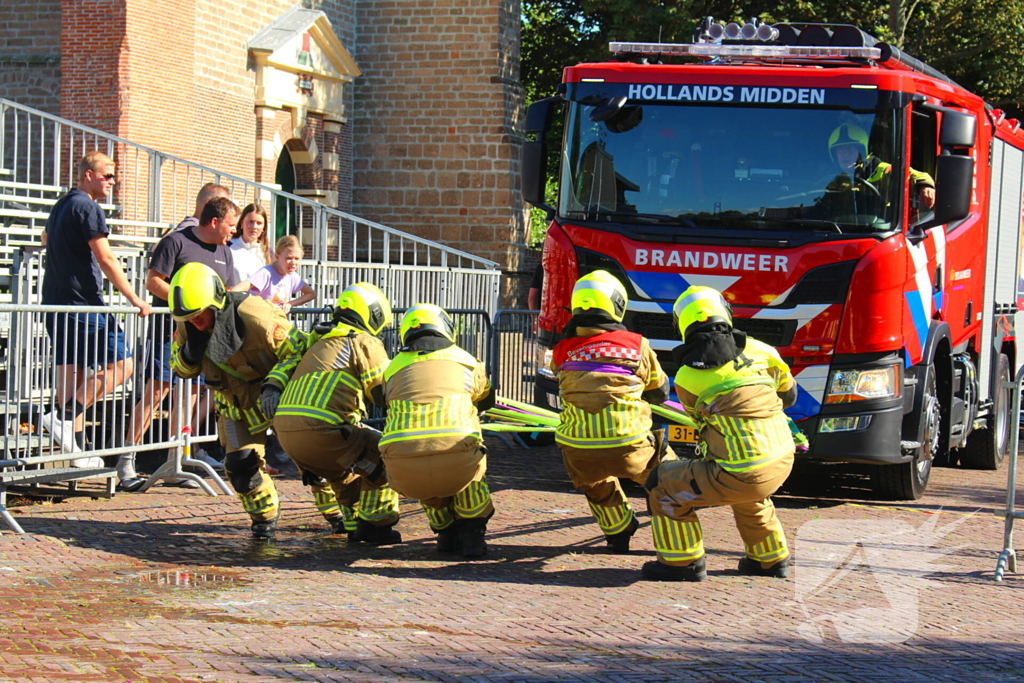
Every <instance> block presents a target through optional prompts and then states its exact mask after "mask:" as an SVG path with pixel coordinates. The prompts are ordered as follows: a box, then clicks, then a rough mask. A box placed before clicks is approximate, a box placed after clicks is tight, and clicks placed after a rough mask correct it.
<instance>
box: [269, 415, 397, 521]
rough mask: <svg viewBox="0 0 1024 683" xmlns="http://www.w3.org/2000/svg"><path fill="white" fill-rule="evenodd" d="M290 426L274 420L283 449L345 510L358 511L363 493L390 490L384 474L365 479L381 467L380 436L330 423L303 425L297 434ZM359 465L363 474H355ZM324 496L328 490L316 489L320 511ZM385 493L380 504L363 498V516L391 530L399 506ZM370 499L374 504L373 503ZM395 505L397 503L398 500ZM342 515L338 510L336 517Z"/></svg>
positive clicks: (283, 419) (370, 430) (362, 428)
mask: <svg viewBox="0 0 1024 683" xmlns="http://www.w3.org/2000/svg"><path fill="white" fill-rule="evenodd" d="M289 426H290V425H289V423H288V420H287V419H286V418H279V419H276V420H274V430H275V431H276V432H277V439H278V441H280V442H281V447H282V448H284V450H285V452H286V453H287V454H288V457H290V458H291V459H292V460H294V461H295V464H296V465H298V467H299V468H300V469H302V470H304V471H306V472H309V473H311V474H314V475H316V476H317V477H320V478H322V479H324V480H326V481H327V485H328V487H329V488H330V489H331V490H332V491H333V493H334V497H335V498H336V500H337V503H338V504H339V505H341V506H343V508H348V509H349V510H353V509H355V508H357V507H358V504H359V501H360V497H361V494H362V493H363V492H373V491H378V490H380V489H387V485H388V482H387V478H386V477H385V476H384V475H383V474H381V475H380V476H379V477H378V478H377V480H376V481H370V479H369V478H368V477H366V476H363V474H364V471H365V474H367V475H368V474H372V473H373V472H372V469H375V468H377V467H378V466H379V465H380V464H381V458H380V450H379V449H378V448H377V444H378V443H379V442H380V436H381V435H380V432H378V431H376V430H374V429H367V428H366V427H363V426H361V425H336V424H330V423H327V422H324V423H323V426H319V425H317V427H316V428H312V429H311V428H310V427H309V426H308V423H303V424H302V428H301V429H298V430H294V429H289ZM342 428H343V429H344V431H342ZM357 462H359V463H360V466H361V467H362V468H363V471H357V472H353V471H352V466H353V465H355V464H356V463H357ZM355 482H358V485H355ZM324 493H326V490H325V487H322V486H321V487H317V486H314V487H313V497H314V500H316V501H317V508H318V509H320V508H321V500H322V499H323V498H324V497H323V494H324ZM382 493H384V494H385V495H384V496H383V498H382V499H381V500H380V501H377V500H376V498H377V497H375V496H373V495H370V496H363V498H367V500H365V501H364V502H367V503H370V505H368V506H364V509H362V510H361V513H362V514H361V515H360V516H361V517H362V518H364V519H366V521H368V522H371V523H372V524H375V525H377V526H390V525H393V524H394V523H395V522H397V521H398V510H397V505H390V504H389V503H390V502H391V498H394V495H393V494H392V493H391V491H390V489H388V490H387V491H386V492H382ZM388 494H390V495H388ZM370 499H372V500H373V502H372V503H371V500H370ZM394 502H396V503H397V498H396V499H395V501H394ZM377 503H382V505H378V504H377ZM371 506H372V508H373V509H371ZM320 511H321V512H322V513H324V516H325V517H329V516H330V514H329V513H328V512H325V510H323V509H321V510H320ZM341 512H342V511H341V510H339V512H338V513H336V514H340V513H341ZM345 512H346V513H347V512H348V511H345Z"/></svg>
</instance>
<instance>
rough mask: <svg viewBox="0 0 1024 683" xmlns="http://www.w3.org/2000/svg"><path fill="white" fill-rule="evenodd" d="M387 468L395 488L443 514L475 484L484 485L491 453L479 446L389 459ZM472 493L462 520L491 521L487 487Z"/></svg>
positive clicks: (385, 464)
mask: <svg viewBox="0 0 1024 683" xmlns="http://www.w3.org/2000/svg"><path fill="white" fill-rule="evenodd" d="M384 466H385V467H386V468H387V473H388V482H390V484H391V488H393V489H394V490H395V491H398V492H399V493H401V494H402V495H403V496H406V497H408V498H415V499H416V500H418V501H420V503H422V504H423V505H425V506H428V507H431V508H435V509H438V510H440V509H446V508H449V507H450V506H452V505H453V504H454V503H455V502H456V501H455V497H456V495H458V494H459V493H462V492H463V491H465V490H466V489H468V488H470V485H471V484H473V483H474V482H483V481H484V477H485V475H486V474H487V450H486V449H485V448H484V447H483V446H475V447H473V448H468V449H467V448H459V449H456V450H451V451H446V452H443V453H419V454H416V455H403V456H399V457H394V456H385V457H384ZM472 493H473V495H472V496H470V498H472V500H471V501H470V500H467V501H465V502H466V505H467V507H466V508H465V509H464V510H463V509H461V508H460V510H459V514H458V516H459V517H466V518H475V517H490V516H491V514H493V512H494V506H493V504H492V503H491V497H490V493H489V489H488V488H487V487H486V486H483V487H473V491H472ZM459 502H460V503H461V502H462V501H461V500H460V501H459Z"/></svg>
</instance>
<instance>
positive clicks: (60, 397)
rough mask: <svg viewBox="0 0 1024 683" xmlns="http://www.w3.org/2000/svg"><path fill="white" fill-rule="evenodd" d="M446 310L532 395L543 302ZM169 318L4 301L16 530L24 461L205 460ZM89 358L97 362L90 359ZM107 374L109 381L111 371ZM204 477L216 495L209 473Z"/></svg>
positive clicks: (169, 472)
mask: <svg viewBox="0 0 1024 683" xmlns="http://www.w3.org/2000/svg"><path fill="white" fill-rule="evenodd" d="M346 275H348V274H347V273H346ZM362 275H365V273H363V274H362ZM363 279H365V278H363ZM404 312H405V309H404V308H396V309H395V311H394V318H393V324H392V326H391V327H389V328H386V329H385V330H384V332H383V333H382V335H381V339H382V341H383V342H384V345H385V348H386V350H387V352H388V355H389V356H391V357H393V356H394V355H395V354H396V353H397V352H398V350H399V347H400V346H401V344H400V341H399V337H398V328H399V323H400V321H401V316H402V314H403V313H404ZM448 313H449V315H450V316H451V317H452V319H453V321H454V323H455V330H456V343H457V344H458V345H459V346H460V347H462V348H463V349H465V350H466V351H468V352H469V353H471V354H473V355H474V356H476V357H477V358H479V359H480V360H481V361H482V362H483V363H484V365H485V367H486V368H487V371H488V374H489V376H490V377H491V380H492V382H493V383H494V384H495V386H496V387H497V388H498V392H499V393H500V394H502V395H503V396H508V397H510V398H514V399H516V400H522V401H524V402H532V400H533V383H534V381H535V379H534V372H533V370H534V360H533V359H534V357H535V353H534V352H533V351H532V349H534V348H535V333H534V329H535V328H534V325H533V321H534V319H535V317H536V311H500V312H499V313H498V316H497V317H496V319H495V323H494V324H492V322H491V317H490V314H489V312H488V311H486V310H482V309H476V310H471V309H449V310H448ZM289 315H290V317H291V319H292V320H293V322H294V323H295V324H296V326H298V328H299V329H300V330H302V331H303V332H309V331H311V330H312V328H313V326H314V325H316V324H317V323H326V322H329V321H330V319H331V310H330V308H298V309H294V310H292V311H291V312H290V314H289ZM88 316H93V317H97V316H104V317H106V319H107V323H108V325H112V326H117V327H119V328H120V329H121V330H122V331H123V336H124V340H125V341H124V343H125V348H124V350H125V351H126V352H127V353H125V354H124V356H125V358H120V357H118V356H117V354H116V351H114V352H112V351H108V350H107V344H106V341H105V337H101V336H100V335H99V333H98V332H96V331H89V330H87V329H86V327H85V326H86V325H87V323H88V321H89V320H90V318H89V317H88ZM47 318H49V320H47ZM172 325H173V322H172V321H171V319H170V315H169V312H168V310H167V309H166V308H164V309H154V313H153V314H152V315H151V316H148V317H146V318H140V317H139V316H138V315H137V309H134V308H131V307H127V306H104V307H76V306H41V305H19V304H0V327H3V328H5V329H6V330H7V335H6V338H7V340H8V344H7V347H6V354H5V355H4V356H3V358H2V364H0V375H2V378H3V381H2V384H0V387H2V391H3V393H2V396H0V401H2V404H3V405H4V406H5V409H4V411H3V412H2V413H0V427H2V430H3V431H2V435H0V514H2V517H3V519H5V520H7V521H8V523H9V524H10V525H11V526H12V528H15V529H16V530H17V529H18V527H17V526H16V522H14V520H13V518H11V517H10V515H9V514H8V513H7V512H6V510H4V508H3V504H4V500H3V496H4V487H5V485H6V483H7V482H5V481H4V479H5V473H6V474H7V475H8V479H10V476H9V475H10V473H11V472H13V471H15V470H17V471H19V472H23V471H25V470H26V469H28V470H32V471H38V474H36V475H34V478H33V479H32V481H33V482H39V481H74V480H75V479H76V469H75V465H74V463H73V462H72V463H71V466H70V467H60V465H61V464H62V463H68V462H69V461H76V460H77V461H85V460H87V459H90V458H94V457H97V456H98V457H106V456H119V455H121V454H123V453H129V452H135V453H144V452H147V451H161V450H167V451H168V455H167V463H166V464H165V465H164V466H163V467H162V468H161V469H159V470H157V473H156V474H155V475H154V476H151V477H150V481H149V482H148V483H147V488H148V487H149V486H152V485H153V483H155V482H156V481H158V480H159V479H161V478H166V477H174V476H181V475H183V474H185V473H183V471H182V465H183V464H185V465H195V466H200V465H199V463H197V462H195V461H192V460H188V459H183V458H187V455H186V454H185V452H184V449H185V447H186V445H187V444H188V442H203V441H212V440H214V439H216V438H217V434H216V421H215V419H214V417H213V414H212V413H213V411H212V401H211V400H210V392H209V390H207V389H206V388H205V387H203V386H201V384H200V382H199V381H194V380H183V379H181V378H179V377H177V376H175V375H173V373H171V372H170V371H169V369H168V368H165V367H164V365H165V364H166V360H167V353H166V349H165V346H166V345H167V343H168V341H169V339H170V337H171V331H172ZM61 329H63V330H64V332H63V333H61V332H60V330H61ZM61 349H63V351H62V350H61ZM112 354H114V355H112ZM129 354H130V358H129V357H128V356H129ZM61 359H64V361H65V362H62V360H61ZM90 364H92V368H89V367H86V366H87V365H90ZM75 365H78V366H79V367H74V366H75ZM59 366H71V367H72V371H71V373H70V375H69V376H68V377H67V378H64V377H62V376H61V375H60V374H58V369H59ZM104 373H108V374H107V375H106V376H104ZM107 377H112V379H110V380H109V381H106V380H107ZM105 381H106V383H105V384H104V382H105ZM62 385H66V388H63V389H62V388H60V387H61V386H62ZM72 387H74V389H72ZM76 391H77V393H75V392H76ZM72 396H74V397H75V398H77V399H78V400H79V402H80V403H82V404H83V406H84V411H82V413H81V416H80V418H78V420H79V421H78V424H76V425H74V427H72V428H70V433H65V432H64V431H62V427H61V424H60V423H59V422H54V421H53V420H54V418H55V417H56V418H58V419H59V418H61V417H63V416H62V415H61V409H62V407H63V406H65V405H67V404H68V402H69V399H71V398H72ZM381 415H382V413H381V412H380V411H379V410H378V409H376V408H375V407H371V410H370V416H369V421H371V422H375V423H376V422H381V421H382V420H381ZM186 425H187V426H189V428H190V429H189V430H186V429H185V426H186ZM186 431H189V432H190V436H189V435H187V434H186ZM76 432H77V434H76ZM69 451H74V452H69ZM86 464H88V463H81V462H80V464H79V467H78V469H77V473H78V474H79V475H80V478H82V479H85V478H94V477H97V476H106V477H111V476H113V469H111V468H109V467H106V466H105V465H99V464H95V465H90V466H89V467H86ZM51 471H52V472H53V473H54V474H53V475H52V477H50V478H49V479H48V478H47V477H48V475H47V472H51ZM206 471H207V474H208V475H209V479H210V481H212V482H213V484H214V485H216V486H217V487H218V488H220V489H221V490H222V491H224V492H225V493H229V492H230V491H229V489H227V487H226V486H225V485H224V483H223V481H221V480H220V479H219V478H218V477H217V476H216V475H215V474H214V473H213V472H212V470H209V469H208V468H206ZM185 476H192V477H194V475H188V474H185ZM13 483H17V481H15V482H13ZM201 484H202V486H203V488H204V490H206V492H207V493H208V494H210V495H216V493H215V492H214V491H213V489H212V488H211V487H210V486H209V485H208V483H207V482H205V481H203V482H201ZM111 486H112V485H111ZM111 490H112V488H111ZM144 490H145V489H144Z"/></svg>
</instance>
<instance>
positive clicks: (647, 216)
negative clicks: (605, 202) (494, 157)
mask: <svg viewBox="0 0 1024 683" xmlns="http://www.w3.org/2000/svg"><path fill="white" fill-rule="evenodd" d="M573 213H575V214H584V215H596V216H609V217H612V216H614V217H616V218H619V217H621V218H637V219H640V221H639V222H644V223H652V224H657V225H680V224H681V225H684V226H686V227H687V228H696V227H697V224H696V223H694V222H693V220H691V219H689V218H684V217H682V216H669V215H667V214H664V213H638V212H636V211H593V212H592V211H574V212H573Z"/></svg>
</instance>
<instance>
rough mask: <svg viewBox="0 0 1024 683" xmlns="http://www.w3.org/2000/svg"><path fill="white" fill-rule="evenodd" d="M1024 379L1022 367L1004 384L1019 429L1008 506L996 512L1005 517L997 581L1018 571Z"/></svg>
mask: <svg viewBox="0 0 1024 683" xmlns="http://www.w3.org/2000/svg"><path fill="white" fill-rule="evenodd" d="M1022 379H1024V367H1021V369H1020V370H1018V371H1017V376H1016V377H1015V378H1014V380H1013V382H1008V383H1006V384H1004V385H1003V386H1004V388H1012V389H1013V402H1012V403H1011V404H1010V405H1011V407H1010V415H1011V416H1013V417H1014V418H1015V419H1012V420H1011V424H1013V425H1018V428H1017V429H1011V430H1010V447H1009V452H1008V454H1007V458H1008V459H1009V463H1008V465H1007V467H1006V506H1005V507H1004V508H1003V509H1002V510H996V516H997V517H1003V520H1004V524H1003V551H1002V552H1001V553H999V559H998V560H996V571H995V576H994V577H993V578H995V580H996V581H1002V580H1003V574H1005V573H1006V571H1007V570H1009V571H1011V572H1016V571H1017V551H1015V550H1014V548H1013V522H1014V520H1018V519H1024V510H1018V509H1017V449H1018V447H1019V446H1020V428H1019V425H1020V418H1021V414H1020V403H1021V401H1020V392H1021V388H1022V382H1021V380H1022Z"/></svg>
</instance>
